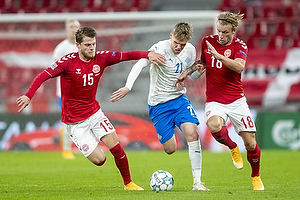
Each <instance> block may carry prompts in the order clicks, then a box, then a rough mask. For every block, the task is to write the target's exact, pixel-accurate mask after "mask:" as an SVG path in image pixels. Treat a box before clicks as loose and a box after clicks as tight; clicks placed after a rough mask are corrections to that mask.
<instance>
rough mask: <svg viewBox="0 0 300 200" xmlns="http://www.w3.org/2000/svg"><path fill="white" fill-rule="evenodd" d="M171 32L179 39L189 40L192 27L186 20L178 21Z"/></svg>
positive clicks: (191, 34)
mask: <svg viewBox="0 0 300 200" xmlns="http://www.w3.org/2000/svg"><path fill="white" fill-rule="evenodd" d="M171 33H172V35H173V36H174V37H175V38H176V39H177V40H179V41H182V40H184V39H188V40H190V39H191V38H192V36H193V28H192V27H191V26H190V25H189V24H188V23H187V22H178V23H177V24H176V25H175V27H174V29H173V31H172V32H171Z"/></svg>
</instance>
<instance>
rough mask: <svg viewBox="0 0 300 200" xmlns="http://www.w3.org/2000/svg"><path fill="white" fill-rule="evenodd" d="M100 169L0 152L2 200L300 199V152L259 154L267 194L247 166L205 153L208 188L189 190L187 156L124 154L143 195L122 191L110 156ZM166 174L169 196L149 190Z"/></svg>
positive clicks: (79, 160)
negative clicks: (153, 179)
mask: <svg viewBox="0 0 300 200" xmlns="http://www.w3.org/2000/svg"><path fill="white" fill-rule="evenodd" d="M106 155H107V161H106V163H105V164H104V166H102V167H97V166H95V165H93V164H92V163H90V162H89V161H88V160H87V159H86V158H85V157H84V156H83V155H81V154H76V155H75V156H76V159H75V160H64V159H62V157H61V154H60V153H59V152H55V153H45V152H0V199H5V200H7V199H30V200H33V199H108V200H114V199H122V200H127V199H130V200H132V199H139V200H141V199H145V200H148V199H155V200H157V199H159V200H161V199H162V200H163V199H168V200H170V199H171V200H175V199H197V200H203V199H218V200H219V199H230V200H232V199H268V200H269V199H299V198H300V151H271V150H262V160H261V177H262V180H263V183H264V185H265V191H253V190H252V183H251V179H250V165H249V163H248V162H247V160H246V153H243V154H242V156H243V159H244V168H243V169H242V170H237V169H235V167H234V166H233V164H232V162H231V158H230V153H229V152H225V153H211V152H207V151H204V152H203V153H202V155H203V165H202V181H204V182H205V185H206V186H207V187H208V188H209V189H210V191H209V192H207V191H192V190H191V189H192V174H191V167H190V162H189V157H188V152H187V151H177V152H175V153H174V154H173V155H167V154H165V153H164V152H160V151H154V152H152V151H144V152H135V151H128V152H127V156H128V159H129V164H130V170H131V176H132V179H133V181H134V182H135V183H137V184H138V185H140V186H142V187H144V189H145V190H144V191H124V189H123V184H122V179H121V176H120V175H119V171H118V170H117V168H116V166H115V164H114V160H113V157H112V156H111V154H110V153H106ZM159 169H164V170H167V171H169V172H170V173H171V174H172V175H173V177H174V179H175V184H174V187H173V189H172V190H171V191H169V192H154V191H152V190H151V189H150V186H149V179H150V176H151V174H152V173H153V172H154V171H156V170H159Z"/></svg>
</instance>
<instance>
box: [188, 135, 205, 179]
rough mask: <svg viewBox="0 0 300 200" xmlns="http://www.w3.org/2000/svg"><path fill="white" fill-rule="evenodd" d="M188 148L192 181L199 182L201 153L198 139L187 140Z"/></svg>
mask: <svg viewBox="0 0 300 200" xmlns="http://www.w3.org/2000/svg"><path fill="white" fill-rule="evenodd" d="M188 148H189V157H190V162H191V166H192V172H193V179H194V183H196V182H200V183H201V165H202V154H201V144H200V140H197V141H193V142H188Z"/></svg>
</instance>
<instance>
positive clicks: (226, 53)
mask: <svg viewBox="0 0 300 200" xmlns="http://www.w3.org/2000/svg"><path fill="white" fill-rule="evenodd" d="M230 55H231V50H230V49H227V50H226V51H224V56H225V57H226V58H229V57H230Z"/></svg>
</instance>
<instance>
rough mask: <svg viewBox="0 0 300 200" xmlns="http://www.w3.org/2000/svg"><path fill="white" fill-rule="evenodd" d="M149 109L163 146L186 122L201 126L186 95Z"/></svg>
mask: <svg viewBox="0 0 300 200" xmlns="http://www.w3.org/2000/svg"><path fill="white" fill-rule="evenodd" d="M148 108H149V116H150V119H151V120H152V122H153V125H154V127H155V130H156V133H157V137H158V139H159V141H160V143H162V144H163V143H165V142H167V141H168V140H169V139H171V138H172V137H173V135H174V133H175V127H176V126H177V127H178V128H179V129H180V126H181V124H183V123H185V122H191V123H195V124H197V125H198V124H199V120H198V117H197V115H196V112H195V110H194V108H193V105H192V103H191V102H190V101H189V100H188V98H187V96H186V95H185V94H183V95H181V96H180V97H178V98H176V99H172V100H170V101H167V102H165V103H162V104H158V105H156V106H150V105H148Z"/></svg>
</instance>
